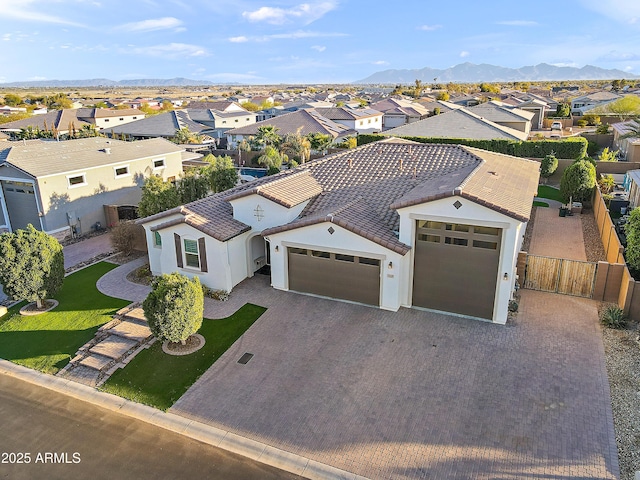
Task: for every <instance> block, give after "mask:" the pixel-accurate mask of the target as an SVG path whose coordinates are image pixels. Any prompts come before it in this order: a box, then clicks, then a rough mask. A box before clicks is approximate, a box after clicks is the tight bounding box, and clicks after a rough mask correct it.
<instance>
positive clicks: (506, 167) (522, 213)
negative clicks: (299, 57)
mask: <svg viewBox="0 0 640 480" xmlns="http://www.w3.org/2000/svg"><path fill="white" fill-rule="evenodd" d="M538 170H539V164H538V163H537V162H534V161H529V160H524V159H521V158H516V157H511V156H508V155H501V154H496V153H491V152H487V151H484V150H479V149H474V148H469V147H462V146H459V145H439V144H421V143H416V142H411V141H408V140H403V139H397V138H388V139H385V140H381V141H379V142H375V143H370V144H367V145H363V146H361V147H358V148H356V149H353V150H346V151H344V152H339V153H336V154H333V155H328V156H326V157H322V158H319V159H317V160H314V161H312V162H308V163H305V164H303V165H300V166H299V167H298V168H296V169H294V170H287V171H283V172H281V173H280V174H278V175H275V176H271V177H263V178H261V179H258V180H255V181H254V182H251V183H247V184H243V185H240V186H237V187H235V188H233V189H232V190H228V191H226V192H221V193H219V194H215V195H212V196H210V197H207V198H205V199H202V200H198V201H196V202H193V203H191V204H188V205H185V206H183V207H180V208H178V209H173V210H169V211H167V212H163V213H160V214H157V215H154V216H153V217H148V218H146V219H142V220H140V222H141V223H147V222H149V221H155V220H159V219H162V218H166V217H170V216H171V215H174V214H181V215H183V216H185V223H188V224H190V225H192V226H194V228H197V229H199V230H201V231H203V232H205V233H207V234H208V235H211V236H213V237H214V238H216V239H218V240H220V241H226V240H228V239H230V238H233V237H234V236H236V235H239V234H241V233H243V232H245V231H247V230H249V229H250V227H249V226H247V225H245V224H243V223H241V222H238V221H236V220H235V219H233V211H232V208H231V204H230V203H229V200H232V199H234V198H240V197H242V196H245V195H249V194H251V193H258V194H261V192H264V193H265V195H264V196H265V197H266V198H269V197H268V196H267V195H270V196H272V198H274V199H277V200H275V201H278V200H279V201H280V203H281V204H289V205H295V204H297V203H300V202H301V201H304V200H301V199H305V200H306V199H310V201H309V203H308V204H307V206H306V207H305V208H304V210H303V211H302V213H301V214H300V215H299V217H298V218H297V219H295V220H294V221H293V222H291V223H289V224H286V225H282V226H278V227H274V229H269V230H268V231H267V232H271V233H275V232H276V231H278V232H281V231H285V230H289V229H295V228H300V227H302V226H305V225H311V224H316V223H321V222H333V223H336V224H338V225H341V226H343V227H344V228H346V229H348V230H350V231H353V232H354V233H356V234H358V235H361V236H363V237H365V238H369V239H371V240H372V241H374V242H376V243H378V244H380V245H383V246H385V247H387V248H390V249H392V250H394V251H396V252H398V253H402V252H405V253H406V251H407V249H408V248H409V247H408V246H406V245H403V244H402V243H401V242H399V241H398V240H397V238H396V236H395V235H394V232H397V231H398V229H399V219H400V217H399V215H398V213H397V212H396V208H400V207H403V206H409V205H413V204H417V203H422V202H425V201H430V200H434V199H437V198H444V197H446V196H452V195H460V196H463V197H466V198H469V199H471V200H473V201H474V202H477V203H480V204H482V205H485V206H487V207H488V208H491V209H493V210H496V211H499V212H501V213H503V214H505V215H507V216H510V217H512V218H515V219H518V220H520V221H527V219H528V217H529V214H530V210H531V205H532V200H533V196H534V195H535V191H536V187H537V183H538V178H539V172H538ZM492 172H495V174H494V173H492ZM298 182H299V183H298ZM320 189H321V193H320ZM296 202H297V203H296ZM265 234H267V233H265Z"/></svg>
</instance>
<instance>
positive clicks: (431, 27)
mask: <svg viewBox="0 0 640 480" xmlns="http://www.w3.org/2000/svg"><path fill="white" fill-rule="evenodd" d="M440 28H442V25H420V26H419V27H418V30H424V31H425V32H433V31H434V30H438V29H440Z"/></svg>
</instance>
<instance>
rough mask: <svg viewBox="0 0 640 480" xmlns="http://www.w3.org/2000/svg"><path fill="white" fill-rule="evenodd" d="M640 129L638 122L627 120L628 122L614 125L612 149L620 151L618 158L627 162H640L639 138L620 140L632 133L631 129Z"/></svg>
mask: <svg viewBox="0 0 640 480" xmlns="http://www.w3.org/2000/svg"><path fill="white" fill-rule="evenodd" d="M634 126H635V128H636V129H640V122H638V121H636V120H629V121H628V122H620V123H614V124H613V125H611V127H612V129H613V148H614V149H615V150H618V151H620V157H621V159H623V160H626V161H627V162H640V137H629V138H621V137H622V136H624V135H626V134H628V133H630V132H632V131H634V130H633V129H632V127H634Z"/></svg>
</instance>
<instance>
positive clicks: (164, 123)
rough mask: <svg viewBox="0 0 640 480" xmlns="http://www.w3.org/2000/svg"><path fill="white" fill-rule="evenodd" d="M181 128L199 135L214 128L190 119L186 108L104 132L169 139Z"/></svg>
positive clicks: (129, 137)
mask: <svg viewBox="0 0 640 480" xmlns="http://www.w3.org/2000/svg"><path fill="white" fill-rule="evenodd" d="M182 128H188V129H189V131H190V132H192V133H198V134H201V135H209V133H213V130H214V129H213V127H210V126H209V125H205V124H204V123H200V122H197V121H195V120H194V119H192V118H191V116H190V115H189V112H188V111H187V110H172V111H170V112H164V113H159V114H158V115H153V116H151V117H147V118H143V119H142V120H136V121H135V122H129V123H127V124H125V125H120V126H117V127H115V128H110V129H109V130H107V131H106V132H105V133H106V134H107V135H113V134H115V135H118V136H121V137H124V138H126V139H128V140H142V139H146V138H166V139H169V138H172V137H174V136H175V135H176V131H178V130H180V129H182Z"/></svg>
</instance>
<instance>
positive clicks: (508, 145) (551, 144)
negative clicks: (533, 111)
mask: <svg viewBox="0 0 640 480" xmlns="http://www.w3.org/2000/svg"><path fill="white" fill-rule="evenodd" d="M384 138H389V137H388V136H386V135H380V134H375V133H362V134H359V135H358V145H366V144H367V143H371V142H376V141H378V140H382V139H384ZM398 138H405V139H407V140H413V141H414V142H419V143H441V144H455V145H466V146H469V147H476V148H481V149H483V150H488V151H490V152H496V153H504V154H506V155H512V156H514V157H524V158H544V157H545V156H546V155H551V154H553V155H555V156H556V157H557V158H571V159H578V158H582V157H584V156H585V155H586V153H587V145H588V142H587V139H586V138H584V137H567V138H563V139H562V140H536V141H520V140H504V139H496V140H474V139H469V138H434V137H410V136H400V137H398Z"/></svg>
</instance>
